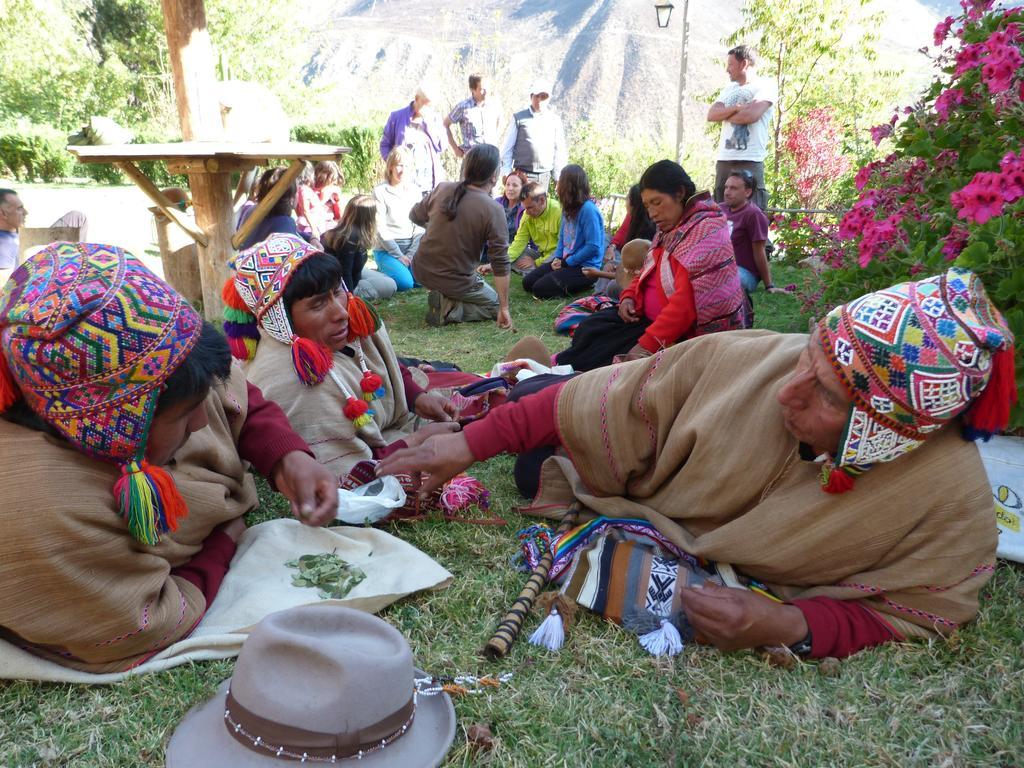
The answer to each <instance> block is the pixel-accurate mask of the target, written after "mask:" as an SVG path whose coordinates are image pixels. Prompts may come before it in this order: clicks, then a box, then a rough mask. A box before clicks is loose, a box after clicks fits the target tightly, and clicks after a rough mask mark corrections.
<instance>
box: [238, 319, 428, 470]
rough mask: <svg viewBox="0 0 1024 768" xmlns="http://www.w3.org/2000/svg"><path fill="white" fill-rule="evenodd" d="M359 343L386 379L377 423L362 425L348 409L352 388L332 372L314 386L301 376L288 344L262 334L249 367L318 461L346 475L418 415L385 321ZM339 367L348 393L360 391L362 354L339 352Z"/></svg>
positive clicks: (410, 427)
mask: <svg viewBox="0 0 1024 768" xmlns="http://www.w3.org/2000/svg"><path fill="white" fill-rule="evenodd" d="M359 345H360V346H361V348H362V352H363V357H364V359H365V361H366V365H367V367H368V368H369V369H370V370H371V371H373V372H374V373H376V374H377V375H378V376H380V377H381V378H382V379H383V380H384V388H385V390H386V392H385V395H384V397H383V398H381V399H380V400H374V401H373V402H372V403H371V404H370V407H371V408H372V410H373V412H374V414H373V423H372V424H368V425H366V426H365V427H363V428H361V429H360V430H358V431H356V429H355V428H354V427H353V425H352V422H351V421H349V420H348V419H347V418H346V417H345V415H344V414H343V413H342V407H343V406H344V404H345V399H346V397H347V395H346V393H344V392H342V389H341V388H340V387H339V386H338V385H337V384H336V383H335V381H334V380H333V379H332V378H331V377H330V376H328V377H327V378H326V379H324V380H323V381H322V382H321V383H320V384H317V385H315V386H312V387H307V386H306V385H304V384H303V383H302V382H301V381H299V379H298V377H297V376H296V375H295V368H294V367H293V365H292V353H291V348H290V347H289V346H288V345H286V344H282V343H281V342H279V341H277V340H276V339H274V338H272V337H270V336H268V335H266V334H262V335H261V339H260V343H259V346H258V347H257V348H256V357H255V358H253V360H252V362H251V363H249V366H248V370H247V371H246V375H247V376H248V378H249V381H251V382H252V383H253V384H255V385H256V386H257V387H259V388H260V390H262V392H263V396H264V397H266V398H267V399H269V400H273V401H274V402H276V403H277V404H278V405H280V406H281V408H282V410H284V412H285V414H286V415H287V416H288V420H289V421H290V422H291V424H292V428H293V429H294V430H295V431H296V432H298V433H299V435H301V436H302V439H303V440H305V441H306V442H307V443H308V444H309V447H310V448H312V449H313V453H315V454H316V458H317V461H319V462H320V463H321V464H323V465H324V466H326V467H327V468H328V469H330V470H331V471H332V472H334V473H335V474H336V475H337V476H338V477H339V478H344V477H345V476H346V475H347V474H348V473H349V470H351V469H352V467H354V466H355V465H356V464H358V463H359V462H360V461H363V460H364V459H370V458H373V449H374V448H383V447H384V446H385V445H387V444H389V443H391V442H393V441H395V440H398V439H400V438H402V437H403V436H405V435H408V434H410V433H412V431H413V429H414V425H415V419H416V416H415V415H414V414H412V413H410V412H409V405H408V404H407V403H406V400H405V386H404V384H403V383H402V371H401V369H400V368H399V366H398V359H397V358H396V357H395V352H394V350H393V349H392V347H391V340H390V339H389V338H388V332H387V330H386V329H385V328H383V327H381V329H380V330H379V331H377V333H375V334H373V335H372V336H369V337H367V338H365V339H363V340H362V341H361V342H359ZM333 370H334V373H335V374H336V375H337V376H338V377H339V378H340V379H341V380H342V382H343V383H344V384H345V387H346V388H347V390H348V393H350V394H353V395H355V396H356V397H358V396H359V395H360V394H361V390H360V388H359V382H360V379H361V378H362V375H363V374H362V370H361V369H360V367H359V364H358V362H357V358H356V357H349V356H348V355H346V354H345V353H344V352H335V353H334V369H333Z"/></svg>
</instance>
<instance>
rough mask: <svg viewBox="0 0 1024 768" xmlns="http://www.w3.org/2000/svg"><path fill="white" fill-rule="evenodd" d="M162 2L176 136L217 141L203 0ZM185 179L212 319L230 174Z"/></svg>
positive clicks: (229, 216) (227, 231) (227, 245)
mask: <svg viewBox="0 0 1024 768" xmlns="http://www.w3.org/2000/svg"><path fill="white" fill-rule="evenodd" d="M161 5H162V7H163V12H164V29H165V31H166V33H167V51H168V54H169V57H170V60H171V71H172V72H173V74H174V95H175V100H176V101H177V105H178V122H179V123H180V124H181V135H182V137H183V138H184V139H185V141H217V140H219V139H221V138H222V137H223V128H222V124H221V119H220V103H219V101H218V99H217V81H216V77H215V75H214V67H213V46H212V45H211V44H210V33H209V32H208V31H207V28H206V8H205V6H204V4H203V0H161ZM188 178H189V187H190V189H191V192H192V208H193V210H195V214H196V224H198V225H199V227H200V228H201V229H202V230H203V232H204V233H205V234H206V237H207V243H206V245H200V246H199V274H200V277H201V278H202V283H203V314H204V315H205V316H206V318H207V319H208V320H213V319H217V318H219V317H220V316H221V314H222V312H223V304H222V302H221V298H220V290H221V286H222V285H223V284H224V281H225V280H226V279H227V277H228V273H229V270H228V260H229V259H230V258H231V256H232V255H233V253H234V250H233V249H232V247H231V232H232V229H233V225H234V215H233V214H234V211H233V208H232V202H231V197H232V196H231V175H230V173H219V172H218V173H190V174H189V177H188Z"/></svg>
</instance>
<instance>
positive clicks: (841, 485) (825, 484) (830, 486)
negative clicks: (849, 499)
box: [821, 461, 853, 493]
mask: <svg viewBox="0 0 1024 768" xmlns="http://www.w3.org/2000/svg"><path fill="white" fill-rule="evenodd" d="M821 487H822V489H824V491H825V493H846V492H847V491H851V490H853V476H852V475H850V474H849V473H848V472H846V471H845V470H844V469H842V468H841V467H837V466H836V465H835V464H833V463H832V462H831V461H827V462H826V463H825V464H824V465H823V466H822V468H821Z"/></svg>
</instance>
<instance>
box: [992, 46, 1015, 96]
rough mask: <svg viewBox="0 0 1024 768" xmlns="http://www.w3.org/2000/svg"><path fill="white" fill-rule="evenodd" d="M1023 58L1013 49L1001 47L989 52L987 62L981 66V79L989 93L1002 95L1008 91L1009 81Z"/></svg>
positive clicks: (1011, 47)
mask: <svg viewBox="0 0 1024 768" xmlns="http://www.w3.org/2000/svg"><path fill="white" fill-rule="evenodd" d="M1021 64H1024V57H1022V56H1021V55H1020V51H1018V50H1017V49H1016V48H1015V47H1013V46H1010V45H1003V46H1000V47H998V48H996V49H995V50H992V51H990V56H989V58H988V60H987V61H985V63H984V64H982V66H981V79H982V80H984V81H985V85H987V86H988V90H989V92H990V93H1002V92H1003V91H1007V90H1009V89H1010V81H1011V80H1012V79H1013V76H1014V75H1015V74H1016V73H1017V70H1018V69H1019V68H1020V66H1021Z"/></svg>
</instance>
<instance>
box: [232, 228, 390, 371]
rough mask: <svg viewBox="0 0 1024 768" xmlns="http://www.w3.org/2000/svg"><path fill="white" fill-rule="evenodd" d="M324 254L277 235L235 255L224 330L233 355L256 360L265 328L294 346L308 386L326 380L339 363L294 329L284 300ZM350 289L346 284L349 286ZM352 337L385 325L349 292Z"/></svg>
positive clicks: (302, 242) (297, 239)
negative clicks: (306, 266) (303, 270)
mask: <svg viewBox="0 0 1024 768" xmlns="http://www.w3.org/2000/svg"><path fill="white" fill-rule="evenodd" d="M317 255H323V251H321V250H318V249H317V248H314V247H313V246H311V245H310V244H309V243H307V242H306V241H305V240H303V239H302V238H301V237H297V236H295V235H287V234H275V235H271V236H270V237H268V238H267V239H266V240H264V241H263V242H262V243H258V244H256V245H254V246H253V247H252V248H249V249H247V250H245V251H242V252H241V253H239V254H238V256H236V257H235V262H234V265H233V266H234V269H235V275H234V277H231V278H228V281H227V282H226V283H225V284H224V290H223V291H222V293H221V296H222V298H223V299H224V305H225V310H224V319H225V322H224V334H225V335H226V336H227V337H228V343H229V344H230V346H231V354H233V355H234V356H235V357H236V358H238V359H239V360H251V359H252V358H253V357H254V356H255V354H256V345H257V344H258V343H259V331H260V330H262V331H263V332H264V333H266V334H268V335H269V336H270V337H271V338H274V339H276V340H277V341H279V342H281V343H282V344H287V345H289V346H290V347H291V348H292V364H293V365H294V366H295V373H296V375H297V376H298V377H299V380H300V381H301V382H302V383H303V384H306V385H307V386H313V385H315V384H319V383H320V382H322V381H323V380H324V379H325V378H326V376H327V374H328V372H329V371H330V369H331V365H332V364H333V362H332V361H333V355H332V353H331V350H329V349H327V347H325V346H323V345H322V344H319V343H317V342H315V341H313V340H312V339H306V338H302V337H300V336H297V335H296V334H295V331H293V330H292V323H291V320H290V319H289V318H288V311H287V309H286V308H285V306H284V302H283V301H282V300H281V298H282V297H283V296H284V290H285V288H286V287H287V286H288V281H289V280H290V279H291V277H292V275H294V274H295V272H296V270H298V268H299V267H300V266H301V265H302V263H303V262H304V261H306V260H307V259H309V258H310V257H312V256H317ZM343 287H344V284H343ZM348 315H349V322H348V327H349V338H350V339H355V338H359V337H362V336H369V335H370V334H372V333H374V332H376V331H377V330H378V329H379V328H380V318H379V317H378V316H377V314H376V312H374V311H373V310H372V309H371V308H370V307H369V305H367V304H366V303H365V302H364V301H362V300H361V299H359V298H358V297H356V296H353V295H352V294H351V293H349V294H348Z"/></svg>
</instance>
